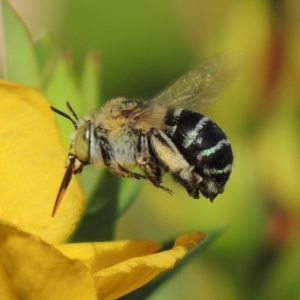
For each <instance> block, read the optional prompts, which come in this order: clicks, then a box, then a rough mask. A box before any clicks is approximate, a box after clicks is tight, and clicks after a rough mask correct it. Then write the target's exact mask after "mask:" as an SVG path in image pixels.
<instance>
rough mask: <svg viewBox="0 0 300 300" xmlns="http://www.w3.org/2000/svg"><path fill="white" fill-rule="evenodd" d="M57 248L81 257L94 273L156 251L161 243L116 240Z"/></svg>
mask: <svg viewBox="0 0 300 300" xmlns="http://www.w3.org/2000/svg"><path fill="white" fill-rule="evenodd" d="M56 248H57V249H59V250H60V251H61V252H62V253H63V254H64V255H66V256H68V257H69V258H72V259H80V260H81V261H83V262H84V263H85V264H86V265H88V266H89V268H90V270H91V272H92V273H94V272H96V271H100V270H102V269H104V268H108V267H110V266H113V265H115V264H117V263H119V262H122V261H125V260H128V259H130V258H133V257H137V256H143V255H149V254H152V253H155V252H156V251H157V250H159V249H160V248H161V245H160V244H158V243H155V242H150V241H115V242H99V243H76V244H63V245H57V246H56Z"/></svg>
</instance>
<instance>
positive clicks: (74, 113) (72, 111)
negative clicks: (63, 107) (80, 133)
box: [67, 102, 78, 121]
mask: <svg viewBox="0 0 300 300" xmlns="http://www.w3.org/2000/svg"><path fill="white" fill-rule="evenodd" d="M67 108H68V110H69V111H70V112H71V114H72V115H73V117H74V118H75V119H76V120H77V121H78V117H77V114H76V112H75V111H74V109H73V108H72V106H71V104H70V103H69V102H67Z"/></svg>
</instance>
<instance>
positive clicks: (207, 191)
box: [164, 108, 233, 200]
mask: <svg viewBox="0 0 300 300" xmlns="http://www.w3.org/2000/svg"><path fill="white" fill-rule="evenodd" d="M164 131H165V133H166V134H167V135H168V136H169V137H170V138H171V139H172V141H173V143H174V144H175V145H176V147H177V148H178V150H179V151H180V152H181V153H182V155H183V156H184V158H185V159H186V160H187V161H188V162H189V163H190V164H191V166H194V172H196V173H197V174H198V175H200V176H201V177H202V181H201V183H200V185H199V190H200V192H201V193H202V194H203V195H204V196H205V197H207V198H209V199H211V200H213V199H214V198H215V197H216V196H217V195H218V194H219V193H222V192H223V189H224V186H225V184H226V182H227V180H228V178H229V176H230V173H231V168H232V163H233V154H232V150H231V146H230V142H229V140H228V139H227V137H226V135H225V133H224V132H223V131H222V130H221V129H220V127H219V126H217V125H216V124H215V123H214V122H213V121H212V120H210V119H209V118H207V117H206V116H204V115H202V114H199V113H197V112H193V111H189V110H184V109H181V108H176V109H173V110H169V111H168V113H167V114H166V117H165V127H164Z"/></svg>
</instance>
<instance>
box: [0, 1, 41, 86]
mask: <svg viewBox="0 0 300 300" xmlns="http://www.w3.org/2000/svg"><path fill="white" fill-rule="evenodd" d="M2 14H3V28H4V37H5V38H4V44H5V53H6V69H5V73H6V75H5V78H6V79H7V80H10V81H13V82H18V83H23V84H27V85H31V86H34V87H37V88H39V87H40V84H41V80H40V73H39V69H38V63H37V58H36V54H35V51H34V47H33V42H32V39H31V37H30V34H29V32H28V29H27V28H26V26H25V25H24V23H23V22H22V20H21V19H20V17H19V16H18V15H17V13H16V12H15V11H14V9H13V8H12V7H11V6H10V4H9V3H8V1H5V0H3V1H2Z"/></svg>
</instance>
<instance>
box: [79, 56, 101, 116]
mask: <svg viewBox="0 0 300 300" xmlns="http://www.w3.org/2000/svg"><path fill="white" fill-rule="evenodd" d="M99 70H100V55H99V54H98V53H94V52H89V53H88V54H87V55H86V58H85V63H84V69H83V74H82V78H81V94H82V105H81V106H82V109H83V110H85V112H89V111H92V110H94V109H96V108H98V107H99V106H100V105H101V104H102V101H101V98H100V97H101V95H100V84H99V82H100V80H99Z"/></svg>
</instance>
